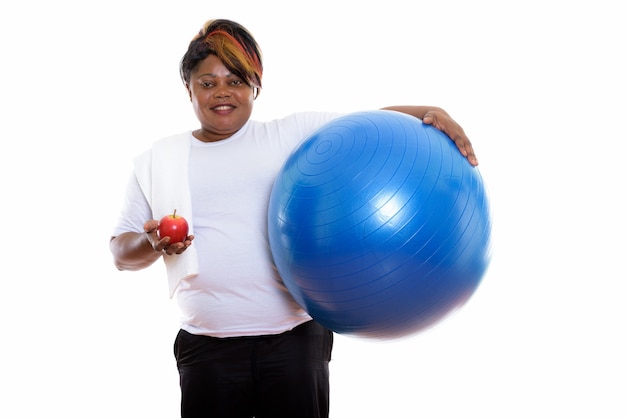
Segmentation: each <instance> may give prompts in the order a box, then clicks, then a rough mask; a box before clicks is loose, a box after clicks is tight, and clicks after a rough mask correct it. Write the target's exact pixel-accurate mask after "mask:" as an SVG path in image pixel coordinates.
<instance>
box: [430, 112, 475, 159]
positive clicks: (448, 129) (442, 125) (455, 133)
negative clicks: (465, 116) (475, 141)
mask: <svg viewBox="0 0 626 418" xmlns="http://www.w3.org/2000/svg"><path fill="white" fill-rule="evenodd" d="M422 122H424V123H425V124H426V125H432V126H434V127H435V128H437V129H439V130H440V131H442V132H444V133H445V134H446V135H448V136H449V137H450V139H451V140H452V141H453V142H454V143H455V145H456V146H457V148H458V149H459V151H460V152H461V154H462V155H463V156H464V157H465V158H467V160H468V161H469V163H470V164H471V165H473V166H477V165H478V159H477V158H476V154H474V148H473V147H472V143H471V142H470V140H469V138H468V137H467V135H465V131H463V128H461V126H460V125H459V124H458V123H456V122H455V121H454V119H452V118H451V117H450V115H448V113H447V112H446V111H445V110H443V109H440V108H437V109H431V110H429V111H428V112H426V114H425V115H424V117H423V118H422Z"/></svg>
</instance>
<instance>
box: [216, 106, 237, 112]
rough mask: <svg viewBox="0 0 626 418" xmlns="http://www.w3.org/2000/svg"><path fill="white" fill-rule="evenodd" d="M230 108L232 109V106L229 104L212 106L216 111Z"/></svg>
mask: <svg viewBox="0 0 626 418" xmlns="http://www.w3.org/2000/svg"><path fill="white" fill-rule="evenodd" d="M231 109H234V106H231V105H219V106H215V107H214V108H213V110H216V111H218V112H219V111H222V110H231Z"/></svg>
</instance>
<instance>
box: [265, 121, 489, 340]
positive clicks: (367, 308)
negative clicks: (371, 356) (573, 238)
mask: <svg viewBox="0 0 626 418" xmlns="http://www.w3.org/2000/svg"><path fill="white" fill-rule="evenodd" d="M268 233H269V242H270V247H271V251H272V255H273V257H274V261H275V263H276V267H277V269H278V272H279V273H280V276H281V277H282V279H283V281H284V283H285V286H286V287H287V288H288V290H289V291H290V293H291V294H292V295H293V297H294V298H295V300H296V301H297V302H298V303H299V304H300V305H301V306H302V307H303V308H304V309H305V311H306V312H307V313H308V314H309V315H310V316H311V317H313V318H314V319H315V320H317V321H318V322H320V323H321V324H322V325H324V326H326V327H327V328H329V329H331V330H333V331H335V332H337V333H340V334H349V335H353V336H358V337H372V338H380V339H389V338H397V337H404V336H408V335H411V334H414V333H416V332H418V331H420V330H423V329H425V328H428V327H431V326H433V325H435V324H437V323H438V322H439V321H441V320H442V319H443V318H445V317H446V316H447V315H448V314H449V313H450V312H452V311H453V310H454V309H455V308H458V307H460V306H462V305H463V304H464V303H465V302H466V301H467V300H468V299H469V298H470V297H471V296H472V294H473V293H474V291H475V290H476V289H477V287H478V286H479V284H480V281H481V279H482V277H483V275H484V273H485V271H486V269H487V267H488V264H489V254H490V251H489V245H490V236H491V218H490V213H489V203H488V196H487V193H486V190H485V187H484V184H483V180H482V177H481V175H480V173H479V171H478V169H477V168H475V167H473V166H471V165H470V164H469V162H467V160H466V159H465V158H464V157H463V156H462V155H461V154H460V152H459V151H458V149H457V148H456V146H455V145H454V143H452V141H451V140H450V139H449V138H448V137H447V136H446V135H445V134H444V133H442V132H440V131H439V130H437V129H436V128H434V127H432V126H430V125H425V124H423V123H422V122H421V121H420V120H419V119H417V118H414V117H411V116H408V115H405V114H403V113H399V112H394V111H386V110H376V111H368V112H358V113H352V114H348V115H345V116H342V117H340V118H338V119H335V120H333V121H331V122H329V123H327V124H326V125H324V126H322V127H321V128H320V129H318V130H317V131H315V132H314V133H313V134H311V135H310V136H309V137H308V138H307V139H306V140H305V141H304V142H303V143H302V144H301V145H300V146H299V147H298V148H297V149H296V150H295V151H294V152H293V154H292V155H291V156H290V157H289V158H288V159H287V161H286V162H285V164H284V166H283V167H282V169H281V171H280V173H279V175H278V176H277V178H276V181H275V183H274V185H273V188H272V193H271V196H270V202H269V212H268Z"/></svg>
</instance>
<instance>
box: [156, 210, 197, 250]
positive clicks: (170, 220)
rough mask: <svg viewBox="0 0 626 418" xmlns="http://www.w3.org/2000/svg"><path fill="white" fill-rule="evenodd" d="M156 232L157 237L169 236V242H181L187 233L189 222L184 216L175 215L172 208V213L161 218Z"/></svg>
mask: <svg viewBox="0 0 626 418" xmlns="http://www.w3.org/2000/svg"><path fill="white" fill-rule="evenodd" d="M157 232H158V233H159V239H163V238H165V237H170V239H171V241H170V244H174V243H175V242H183V241H184V240H185V239H186V238H187V234H188V233H189V224H187V220H186V219H185V218H183V217H182V216H179V215H176V209H174V213H172V214H171V215H166V216H164V217H163V218H161V220H160V221H159V227H158V229H157Z"/></svg>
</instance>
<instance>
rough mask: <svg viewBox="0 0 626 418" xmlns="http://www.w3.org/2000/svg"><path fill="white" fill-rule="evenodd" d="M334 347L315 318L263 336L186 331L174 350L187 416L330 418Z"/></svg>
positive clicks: (329, 335) (181, 335)
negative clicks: (329, 372)
mask: <svg viewBox="0 0 626 418" xmlns="http://www.w3.org/2000/svg"><path fill="white" fill-rule="evenodd" d="M332 345H333V334H332V332H331V331H329V330H327V329H326V328H324V327H323V326H321V325H319V324H318V323H316V322H314V321H309V322H307V323H305V324H302V325H300V326H298V327H296V328H294V329H293V330H291V331H289V332H285V333H283V334H278V335H266V336H265V335H264V336H258V337H235V338H213V337H206V336H198V335H193V334H190V333H188V332H186V331H183V330H181V331H180V332H179V333H178V336H177V337H176V342H175V345H174V353H175V355H176V363H177V365H178V372H179V375H180V388H181V394H182V404H181V413H182V417H183V418H200V417H202V418H209V417H210V418H213V417H215V418H240V417H241V418H250V417H255V418H282V417H284V418H326V417H328V410H329V379H328V378H329V376H328V362H329V361H330V356H331V351H332Z"/></svg>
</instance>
